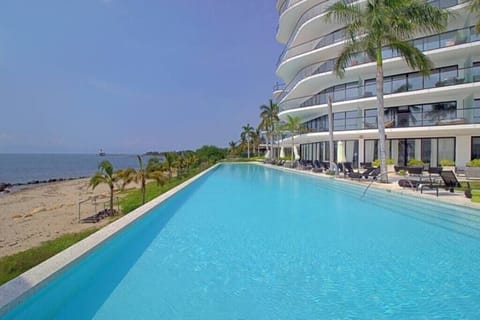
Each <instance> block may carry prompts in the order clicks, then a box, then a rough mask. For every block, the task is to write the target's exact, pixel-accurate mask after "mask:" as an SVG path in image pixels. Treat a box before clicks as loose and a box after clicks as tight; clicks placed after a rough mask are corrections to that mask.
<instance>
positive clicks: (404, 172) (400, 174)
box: [398, 169, 407, 177]
mask: <svg viewBox="0 0 480 320" xmlns="http://www.w3.org/2000/svg"><path fill="white" fill-rule="evenodd" d="M398 175H399V176H402V177H404V176H406V175H407V172H406V171H405V170H403V169H402V170H400V171H398Z"/></svg>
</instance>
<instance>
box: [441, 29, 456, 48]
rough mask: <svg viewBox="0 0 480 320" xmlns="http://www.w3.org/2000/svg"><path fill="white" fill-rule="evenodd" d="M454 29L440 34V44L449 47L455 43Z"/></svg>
mask: <svg viewBox="0 0 480 320" xmlns="http://www.w3.org/2000/svg"><path fill="white" fill-rule="evenodd" d="M455 35H456V31H451V32H446V33H443V34H441V35H440V46H441V47H442V48H444V47H450V46H454V45H455Z"/></svg>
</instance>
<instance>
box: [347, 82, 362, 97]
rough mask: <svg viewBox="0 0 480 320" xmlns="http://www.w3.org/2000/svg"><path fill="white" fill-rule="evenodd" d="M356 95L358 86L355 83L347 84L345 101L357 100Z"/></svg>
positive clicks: (357, 95)
mask: <svg viewBox="0 0 480 320" xmlns="http://www.w3.org/2000/svg"><path fill="white" fill-rule="evenodd" d="M358 97H359V94H358V84H357V83H356V82H350V83H347V90H346V98H347V100H353V99H357V98H358Z"/></svg>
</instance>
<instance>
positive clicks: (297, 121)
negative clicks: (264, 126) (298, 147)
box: [284, 115, 303, 160]
mask: <svg viewBox="0 0 480 320" xmlns="http://www.w3.org/2000/svg"><path fill="white" fill-rule="evenodd" d="M301 120H302V119H301V118H300V117H292V116H291V115H287V122H286V123H285V125H284V128H285V130H287V131H290V134H291V137H292V150H291V159H292V160H295V158H294V154H293V149H294V148H295V141H294V137H295V135H296V134H298V133H301V132H302V131H303V125H302V124H301Z"/></svg>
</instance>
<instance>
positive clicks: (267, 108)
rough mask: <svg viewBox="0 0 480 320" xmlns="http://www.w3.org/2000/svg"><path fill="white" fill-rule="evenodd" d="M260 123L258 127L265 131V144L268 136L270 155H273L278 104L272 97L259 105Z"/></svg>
mask: <svg viewBox="0 0 480 320" xmlns="http://www.w3.org/2000/svg"><path fill="white" fill-rule="evenodd" d="M260 110H261V113H260V118H261V121H260V124H259V125H258V128H259V129H262V130H265V131H267V144H268V138H270V142H271V143H270V157H272V155H273V132H274V131H275V123H277V122H278V121H280V119H279V118H278V111H279V109H278V105H277V104H276V103H274V102H273V100H272V99H270V100H268V105H261V106H260Z"/></svg>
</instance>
